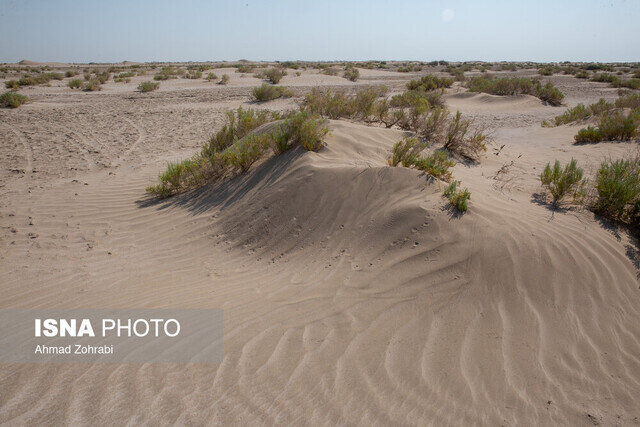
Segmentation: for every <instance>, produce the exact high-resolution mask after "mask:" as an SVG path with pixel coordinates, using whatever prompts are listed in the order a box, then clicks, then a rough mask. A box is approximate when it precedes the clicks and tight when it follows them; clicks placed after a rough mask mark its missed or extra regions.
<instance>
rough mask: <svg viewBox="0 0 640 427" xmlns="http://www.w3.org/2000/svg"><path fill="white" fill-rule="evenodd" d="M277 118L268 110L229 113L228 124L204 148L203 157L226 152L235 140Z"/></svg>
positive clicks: (240, 108) (227, 116) (242, 110)
mask: <svg viewBox="0 0 640 427" xmlns="http://www.w3.org/2000/svg"><path fill="white" fill-rule="evenodd" d="M277 118H278V117H277V115H275V114H274V113H272V112H270V111H266V110H261V111H255V110H250V109H249V110H244V109H242V107H239V108H238V109H237V110H235V111H227V114H226V123H225V124H224V125H223V126H222V129H220V130H219V131H218V132H217V133H216V134H215V135H214V136H212V137H211V138H210V139H209V142H208V143H207V144H206V145H205V146H204V148H203V156H204V157H208V156H210V155H212V154H213V153H216V152H222V151H224V150H225V149H226V148H227V147H229V146H231V144H233V142H234V141H235V140H239V139H241V138H243V137H244V136H245V135H247V134H249V132H251V131H252V130H254V129H255V128H257V127H258V126H261V125H263V124H265V123H267V122H271V121H273V120H275V119H277Z"/></svg>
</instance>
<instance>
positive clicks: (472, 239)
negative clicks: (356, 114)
mask: <svg viewBox="0 0 640 427" xmlns="http://www.w3.org/2000/svg"><path fill="white" fill-rule="evenodd" d="M216 73H217V74H218V75H221V74H222V71H220V70H216ZM229 74H230V76H231V77H232V80H231V82H230V84H229V85H228V86H219V85H215V84H211V83H206V82H204V81H202V80H200V81H187V80H172V81H169V82H163V83H162V85H161V88H160V90H159V91H157V92H153V93H149V94H141V93H137V92H135V91H134V88H135V86H136V85H137V84H138V83H139V81H142V80H148V77H136V78H134V80H133V81H132V82H131V83H130V84H116V83H113V82H111V83H108V84H107V85H106V86H105V89H104V90H103V91H102V92H99V93H84V92H78V91H72V90H70V89H68V88H66V87H65V86H64V85H65V84H66V80H65V81H62V82H52V87H38V88H30V89H24V90H21V92H22V93H25V94H27V95H29V96H30V97H31V98H32V99H33V101H34V102H32V103H30V104H27V105H24V106H22V107H20V108H19V109H16V110H7V109H2V110H0V292H1V293H2V299H1V300H0V301H1V303H0V304H1V307H3V308H7V307H60V308H81V307H86V308H91V307H112V308H124V307H128V308H143V307H144V308H161V307H181V308H195V307H198V308H206V307H220V308H223V309H224V317H225V326H224V328H225V340H224V345H225V355H224V360H223V362H222V363H221V364H220V365H172V364H139V365H132V364H128V365H109V364H104V365H36V364H32V365H19V364H13V365H7V364H5V365H0V422H3V423H7V424H34V425H35V424H37V425H44V424H49V425H58V424H62V423H75V424H102V425H105V424H129V425H138V424H148V425H157V424H172V423H177V424H187V425H197V424H203V423H206V424H242V425H247V424H325V425H336V424H340V425H342V424H359V425H391V424H411V425H425V424H434V425H442V424H450V423H451V424H479V425H516V424H520V425H555V424H565V425H593V424H597V423H601V424H605V425H637V424H640V405H639V404H638V402H639V401H640V290H639V289H638V277H639V276H638V268H637V263H638V244H637V242H634V241H633V240H632V239H631V238H629V236H627V235H626V234H625V233H623V232H619V231H616V230H613V229H611V228H610V227H607V226H606V224H602V223H601V222H598V221H597V220H596V219H595V218H594V216H593V215H592V214H590V213H589V212H585V211H582V210H569V211H561V212H552V211H551V210H549V209H548V207H547V206H545V205H544V204H541V203H539V202H538V201H537V199H536V198H535V197H534V196H533V195H534V194H535V193H537V192H539V191H540V187H539V180H538V178H537V176H538V174H539V173H540V171H541V169H542V167H544V165H545V164H546V162H547V161H549V160H554V159H556V158H557V159H560V160H562V161H566V160H568V159H570V158H571V157H575V158H577V159H578V160H579V162H580V163H581V164H582V165H583V166H585V168H586V169H587V170H588V171H590V170H593V168H595V167H596V166H597V165H598V162H599V161H600V160H601V159H603V158H605V157H606V156H614V157H619V156H623V155H626V154H627V153H629V152H630V151H631V150H634V149H635V148H636V146H635V145H633V144H597V145H588V146H574V145H572V144H571V142H572V137H573V135H574V134H575V133H576V131H577V128H576V127H575V126H562V127H558V128H542V127H541V126H540V122H541V121H542V120H543V119H549V118H552V117H553V116H555V115H557V114H560V113H561V112H562V111H563V110H564V107H558V108H554V107H550V106H546V105H543V104H542V103H541V102H540V101H539V100H537V99H536V98H532V97H529V96H522V97H495V96H491V95H484V94H473V95H472V94H467V93H462V90H461V89H460V88H455V87H454V88H453V89H451V90H450V91H449V93H448V95H447V104H448V106H449V108H451V109H453V110H455V109H460V110H461V111H462V112H463V113H465V114H469V115H473V116H475V117H476V120H477V121H478V123H481V124H485V125H488V126H490V127H491V128H492V129H493V134H494V140H493V142H492V143H491V145H490V147H489V151H488V152H487V154H486V155H485V157H484V159H483V160H482V163H481V164H480V165H479V166H472V167H469V166H465V165H462V164H459V165H457V166H456V167H455V170H454V175H455V176H456V177H457V178H458V179H460V180H461V181H462V182H463V185H465V186H468V187H469V188H470V190H471V192H472V200H471V205H470V211H469V212H468V213H467V214H465V215H463V216H459V215H454V214H453V213H452V212H451V211H449V210H448V209H447V208H446V204H445V200H444V199H443V198H442V196H441V191H442V188H441V185H439V184H433V185H430V186H425V178H424V176H421V175H420V174H419V173H418V172H417V171H415V170H409V169H406V168H391V167H389V166H387V163H386V158H387V157H388V155H389V152H390V149H391V147H392V145H393V144H394V143H395V142H396V141H397V140H398V139H399V138H400V137H401V136H402V132H400V131H398V130H387V129H381V128H377V127H371V126H364V125H361V124H355V123H349V122H346V121H333V122H331V128H332V131H331V136H330V137H328V138H327V146H326V148H325V149H323V150H322V151H320V152H318V153H311V152H304V151H301V150H293V151H292V152H289V153H288V154H286V155H284V156H281V157H279V158H277V159H272V160H269V161H267V162H265V163H263V164H261V165H260V166H259V167H258V168H257V169H255V170H254V171H252V172H250V173H249V174H247V175H245V176H242V177H239V178H236V179H233V180H231V181H229V182H227V183H225V184H223V185H221V186H211V187H207V188H204V189H202V190H200V191H197V192H195V193H192V194H188V195H184V196H180V197H175V198H172V199H169V200H166V201H163V202H155V201H153V200H150V199H149V198H148V197H147V196H146V195H145V193H144V188H145V186H147V185H149V184H151V183H153V182H154V178H155V176H156V175H157V174H158V173H159V172H160V171H161V170H163V168H164V166H165V165H166V162H167V161H170V160H173V159H179V158H184V157H186V156H189V155H191V154H192V153H194V152H196V151H197V150H198V149H199V147H200V146H201V145H202V144H203V141H205V140H206V138H207V137H208V136H209V135H211V134H212V133H213V132H214V131H215V130H217V129H218V128H219V127H220V126H221V124H222V121H223V114H224V111H225V110H226V109H229V108H236V107H237V106H240V105H242V106H245V107H255V108H271V109H281V110H282V109H287V108H291V107H293V106H294V105H295V102H296V100H295V99H290V100H284V101H273V102H270V103H265V104H253V103H251V102H250V101H249V93H250V90H251V87H253V86H255V85H257V84H258V83H259V81H258V80H257V79H255V78H253V77H250V76H246V77H241V76H240V75H239V74H237V73H233V72H231V71H230V72H229ZM410 77H411V75H406V74H400V73H390V72H376V71H366V72H363V78H362V80H361V81H360V82H358V84H367V83H369V84H370V83H384V84H387V85H388V86H389V87H390V88H391V89H392V90H401V88H402V85H403V83H404V82H405V81H406V80H407V79H408V78H410ZM552 81H554V83H555V84H557V85H558V86H559V87H560V88H561V89H562V90H563V91H564V92H565V94H566V96H567V98H566V102H567V105H568V106H573V105H575V104H577V103H578V102H594V101H597V99H598V98H600V97H606V98H608V99H613V98H615V97H616V93H615V90H614V89H610V88H608V87H606V85H605V84H598V83H591V82H584V81H580V80H577V79H574V78H572V77H565V76H555V77H553V78H552ZM282 84H285V85H287V86H291V87H293V88H294V89H295V90H296V91H298V93H303V92H304V91H306V90H308V89H309V88H310V87H312V86H314V85H323V86H332V85H341V86H345V85H353V84H352V83H350V82H348V81H346V80H345V79H342V78H340V77H330V76H324V75H318V74H314V73H311V72H305V73H303V75H301V76H299V77H297V76H287V77H285V78H284V79H283V81H282ZM634 262H635V263H636V266H634Z"/></svg>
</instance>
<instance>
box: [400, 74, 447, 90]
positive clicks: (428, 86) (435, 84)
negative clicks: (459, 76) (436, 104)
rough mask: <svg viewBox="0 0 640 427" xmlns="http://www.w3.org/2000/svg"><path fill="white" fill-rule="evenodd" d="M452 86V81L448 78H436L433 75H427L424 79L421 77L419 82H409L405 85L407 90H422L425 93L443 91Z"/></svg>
mask: <svg viewBox="0 0 640 427" xmlns="http://www.w3.org/2000/svg"><path fill="white" fill-rule="evenodd" d="M452 84H453V79H450V78H448V77H438V76H435V75H433V74H427V75H426V76H424V77H421V78H420V80H411V81H410V82H409V83H407V89H409V90H423V91H425V92H428V91H431V90H435V89H444V88H448V87H451V85H452Z"/></svg>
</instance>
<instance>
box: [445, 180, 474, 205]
mask: <svg viewBox="0 0 640 427" xmlns="http://www.w3.org/2000/svg"><path fill="white" fill-rule="evenodd" d="M458 184H459V181H452V182H451V184H449V185H448V186H447V187H446V188H445V189H444V192H443V193H442V194H443V196H445V197H446V198H448V199H449V204H450V205H451V206H453V207H455V208H456V209H457V210H458V212H466V211H467V210H468V209H469V199H471V192H470V191H469V190H468V189H467V188H465V189H464V190H458Z"/></svg>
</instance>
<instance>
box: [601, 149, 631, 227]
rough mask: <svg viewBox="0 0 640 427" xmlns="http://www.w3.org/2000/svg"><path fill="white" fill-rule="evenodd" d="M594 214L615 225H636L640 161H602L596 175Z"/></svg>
mask: <svg viewBox="0 0 640 427" xmlns="http://www.w3.org/2000/svg"><path fill="white" fill-rule="evenodd" d="M595 186H596V191H597V196H596V199H595V202H594V204H593V210H594V211H595V212H596V213H597V214H599V215H601V216H603V217H605V218H609V219H612V220H615V221H621V222H632V221H634V220H635V221H637V219H638V215H640V160H639V159H638V158H635V159H631V160H628V159H627V160H622V159H621V160H616V161H605V162H603V163H602V164H601V165H600V169H599V170H598V172H597V174H596V179H595Z"/></svg>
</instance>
